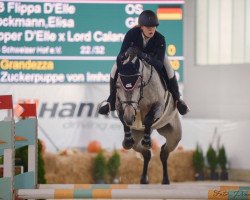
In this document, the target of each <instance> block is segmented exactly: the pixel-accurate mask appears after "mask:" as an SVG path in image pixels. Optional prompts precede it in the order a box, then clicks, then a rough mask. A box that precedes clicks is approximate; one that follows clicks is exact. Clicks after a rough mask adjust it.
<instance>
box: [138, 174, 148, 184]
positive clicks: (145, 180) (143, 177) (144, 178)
mask: <svg viewBox="0 0 250 200" xmlns="http://www.w3.org/2000/svg"><path fill="white" fill-rule="evenodd" d="M148 183H149V182H148V176H142V177H141V180H140V184H148Z"/></svg>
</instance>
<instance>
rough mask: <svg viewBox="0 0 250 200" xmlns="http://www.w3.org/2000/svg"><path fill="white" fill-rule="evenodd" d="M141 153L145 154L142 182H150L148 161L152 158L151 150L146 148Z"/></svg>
mask: <svg viewBox="0 0 250 200" xmlns="http://www.w3.org/2000/svg"><path fill="white" fill-rule="evenodd" d="M141 154H142V156H143V159H144V163H143V171H142V175H141V180H140V183H141V184H148V163H149V161H150V159H151V151H150V150H148V149H145V150H144V151H143V152H141Z"/></svg>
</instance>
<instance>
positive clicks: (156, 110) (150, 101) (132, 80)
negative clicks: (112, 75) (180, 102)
mask: <svg viewBox="0 0 250 200" xmlns="http://www.w3.org/2000/svg"><path fill="white" fill-rule="evenodd" d="M136 63H137V66H138V68H137V70H135V69H136ZM122 65H123V66H119V67H120V69H128V68H129V67H132V68H133V67H134V68H135V69H133V70H130V72H129V73H127V72H126V70H125V72H123V71H124V70H119V74H118V79H117V83H116V89H117V93H116V110H117V114H118V117H119V119H120V121H121V122H122V124H123V127H124V140H123V147H124V148H125V149H131V148H133V149H134V150H135V151H136V152H140V153H141V154H142V156H143V158H144V165H143V172H142V175H141V179H140V183H141V184H148V182H149V181H148V175H147V171H148V164H149V161H150V159H151V151H150V148H151V137H150V135H151V133H152V131H153V129H156V130H157V132H158V133H159V134H160V135H162V136H163V137H165V139H166V141H165V143H164V144H163V145H162V147H161V151H160V159H161V162H162V167H163V179H162V184H169V177H168V170H167V160H168V157H169V154H170V152H171V151H173V150H174V149H175V148H176V146H177V145H178V143H179V141H180V140H181V136H182V128H181V123H180V117H179V114H178V112H177V109H176V106H175V104H174V101H173V98H172V95H171V93H170V92H169V91H168V90H167V89H166V87H165V84H164V82H163V81H162V80H161V79H160V76H159V75H158V73H157V71H156V70H155V68H154V67H153V66H151V65H149V64H147V63H146V62H144V61H141V60H139V59H138V58H137V57H129V58H128V59H127V60H126V61H125V62H123V64H122ZM119 67H118V68H119ZM131 71H132V72H133V73H131Z"/></svg>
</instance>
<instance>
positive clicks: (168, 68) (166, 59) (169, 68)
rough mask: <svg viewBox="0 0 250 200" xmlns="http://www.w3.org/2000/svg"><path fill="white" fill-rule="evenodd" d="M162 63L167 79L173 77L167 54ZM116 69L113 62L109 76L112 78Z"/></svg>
mask: <svg viewBox="0 0 250 200" xmlns="http://www.w3.org/2000/svg"><path fill="white" fill-rule="evenodd" d="M163 65H164V67H165V69H166V71H167V75H168V78H169V79H171V78H173V77H174V70H173V68H172V67H171V65H170V62H169V59H168V56H165V58H164V63H163ZM116 70H117V65H116V62H115V63H114V65H113V67H112V69H111V73H110V77H111V78H113V79H114V78H115V74H116Z"/></svg>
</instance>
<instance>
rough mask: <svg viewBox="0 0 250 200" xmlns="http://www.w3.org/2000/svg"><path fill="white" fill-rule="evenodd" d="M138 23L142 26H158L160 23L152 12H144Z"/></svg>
mask: <svg viewBox="0 0 250 200" xmlns="http://www.w3.org/2000/svg"><path fill="white" fill-rule="evenodd" d="M138 23H139V25H140V26H149V27H152V26H158V25H159V21H158V17H157V15H156V14H155V13H154V12H153V11H152V10H144V11H143V12H142V13H141V14H140V15H139V19H138Z"/></svg>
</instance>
